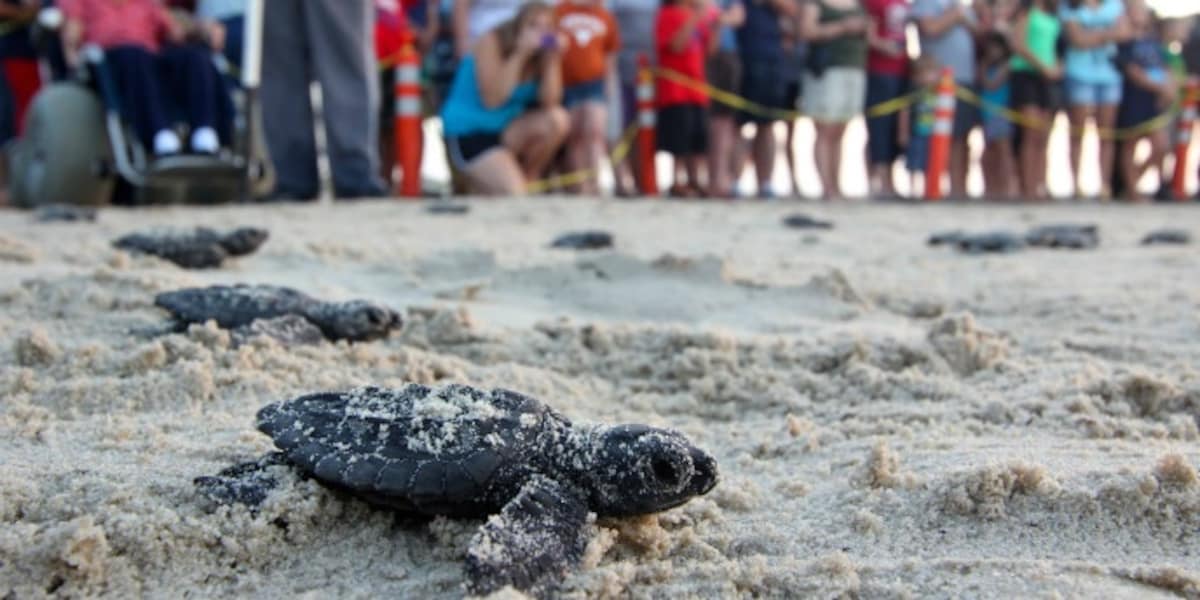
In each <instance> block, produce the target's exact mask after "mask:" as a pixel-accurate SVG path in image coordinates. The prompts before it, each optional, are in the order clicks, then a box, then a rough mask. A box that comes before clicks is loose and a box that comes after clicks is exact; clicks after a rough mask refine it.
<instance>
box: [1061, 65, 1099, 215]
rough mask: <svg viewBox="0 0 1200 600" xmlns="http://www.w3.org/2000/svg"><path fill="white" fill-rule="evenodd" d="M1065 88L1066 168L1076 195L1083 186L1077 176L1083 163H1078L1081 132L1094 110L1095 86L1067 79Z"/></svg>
mask: <svg viewBox="0 0 1200 600" xmlns="http://www.w3.org/2000/svg"><path fill="white" fill-rule="evenodd" d="M1065 88H1066V93H1067V111H1066V112H1067V121H1068V122H1069V123H1070V125H1071V135H1070V137H1069V140H1070V144H1069V147H1070V161H1069V165H1068V167H1067V168H1068V169H1069V170H1070V173H1071V186H1072V187H1073V188H1074V190H1075V191H1074V193H1073V195H1076V196H1078V195H1079V194H1080V191H1079V190H1080V189H1081V188H1082V187H1083V186H1081V185H1080V181H1079V176H1080V174H1081V173H1082V172H1083V165H1082V164H1080V163H1081V162H1082V158H1083V132H1084V129H1085V128H1086V127H1087V122H1088V118H1089V117H1091V116H1092V114H1093V113H1094V112H1095V106H1096V89H1097V86H1094V85H1090V84H1086V83H1081V82H1077V81H1067V82H1066V83H1065Z"/></svg>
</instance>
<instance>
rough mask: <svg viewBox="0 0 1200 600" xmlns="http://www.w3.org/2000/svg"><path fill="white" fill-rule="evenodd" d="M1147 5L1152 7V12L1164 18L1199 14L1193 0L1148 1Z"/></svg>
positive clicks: (1199, 8) (1199, 10)
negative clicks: (1154, 11)
mask: <svg viewBox="0 0 1200 600" xmlns="http://www.w3.org/2000/svg"><path fill="white" fill-rule="evenodd" d="M1147 4H1149V5H1150V6H1152V7H1154V10H1156V11H1158V14H1160V15H1162V16H1164V17H1174V16H1179V15H1188V14H1193V13H1196V12H1200V6H1197V4H1196V1H1195V0H1148V1H1147Z"/></svg>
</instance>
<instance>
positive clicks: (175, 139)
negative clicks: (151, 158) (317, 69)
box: [154, 129, 183, 156]
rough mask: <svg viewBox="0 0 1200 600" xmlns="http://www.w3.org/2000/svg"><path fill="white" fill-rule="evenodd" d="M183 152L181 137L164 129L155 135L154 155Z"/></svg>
mask: <svg viewBox="0 0 1200 600" xmlns="http://www.w3.org/2000/svg"><path fill="white" fill-rule="evenodd" d="M180 150H183V142H181V141H179V136H178V135H176V134H175V132H174V131H171V130H170V129H163V130H162V131H159V132H158V133H156V134H154V153H155V154H157V155H159V156H162V155H164V154H179V151H180Z"/></svg>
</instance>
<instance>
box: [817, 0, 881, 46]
mask: <svg viewBox="0 0 1200 600" xmlns="http://www.w3.org/2000/svg"><path fill="white" fill-rule="evenodd" d="M800 14H801V17H800V38H801V39H803V40H807V41H809V42H824V41H828V40H832V39H836V38H840V37H844V36H848V35H858V34H860V33H863V31H864V30H866V29H868V28H867V21H866V20H865V19H863V18H862V17H860V16H849V17H846V18H843V19H838V20H836V21H829V22H827V23H822V22H821V7H820V6H817V5H816V4H815V3H808V4H805V5H804V7H803V8H802V9H801V13H800Z"/></svg>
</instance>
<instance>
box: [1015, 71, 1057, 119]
mask: <svg viewBox="0 0 1200 600" xmlns="http://www.w3.org/2000/svg"><path fill="white" fill-rule="evenodd" d="M1009 84H1010V85H1011V86H1012V99H1011V100H1010V102H1011V104H1012V108H1013V109H1014V110H1021V109H1022V108H1025V107H1027V106H1036V107H1037V108H1040V109H1042V110H1051V109H1053V108H1054V90H1052V89H1051V85H1052V83H1051V82H1049V81H1046V78H1045V77H1043V76H1042V75H1041V74H1039V73H1033V72H1031V71H1013V74H1012V76H1011V77H1010V78H1009Z"/></svg>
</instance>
